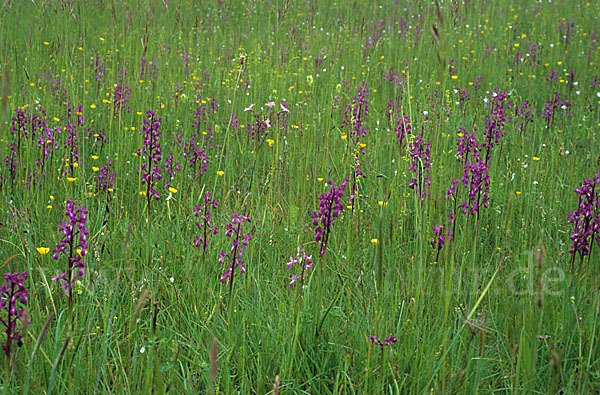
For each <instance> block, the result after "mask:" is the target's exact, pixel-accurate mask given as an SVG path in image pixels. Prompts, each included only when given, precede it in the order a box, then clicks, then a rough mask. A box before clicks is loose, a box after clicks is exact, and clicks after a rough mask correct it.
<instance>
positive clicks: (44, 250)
mask: <svg viewBox="0 0 600 395" xmlns="http://www.w3.org/2000/svg"><path fill="white" fill-rule="evenodd" d="M48 251H50V248H48V247H38V248H37V252H39V253H40V255H46V254H47V253H48Z"/></svg>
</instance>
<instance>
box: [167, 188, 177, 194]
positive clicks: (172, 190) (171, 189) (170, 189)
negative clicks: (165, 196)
mask: <svg viewBox="0 0 600 395" xmlns="http://www.w3.org/2000/svg"><path fill="white" fill-rule="evenodd" d="M169 192H171V193H177V189H175V188H173V187H169Z"/></svg>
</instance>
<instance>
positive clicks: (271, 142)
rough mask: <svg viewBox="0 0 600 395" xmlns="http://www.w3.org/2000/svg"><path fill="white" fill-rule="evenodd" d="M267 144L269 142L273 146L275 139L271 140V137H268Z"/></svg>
mask: <svg viewBox="0 0 600 395" xmlns="http://www.w3.org/2000/svg"><path fill="white" fill-rule="evenodd" d="M266 141H267V144H269V147H272V146H273V144H274V143H275V140H271V139H267V140H266Z"/></svg>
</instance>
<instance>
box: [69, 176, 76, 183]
mask: <svg viewBox="0 0 600 395" xmlns="http://www.w3.org/2000/svg"><path fill="white" fill-rule="evenodd" d="M67 181H69V182H75V181H77V178H75V177H67Z"/></svg>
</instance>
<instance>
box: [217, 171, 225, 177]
mask: <svg viewBox="0 0 600 395" xmlns="http://www.w3.org/2000/svg"><path fill="white" fill-rule="evenodd" d="M223 174H225V172H224V171H223V170H219V171H218V172H217V175H218V176H219V177H221V176H222V175H223Z"/></svg>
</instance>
